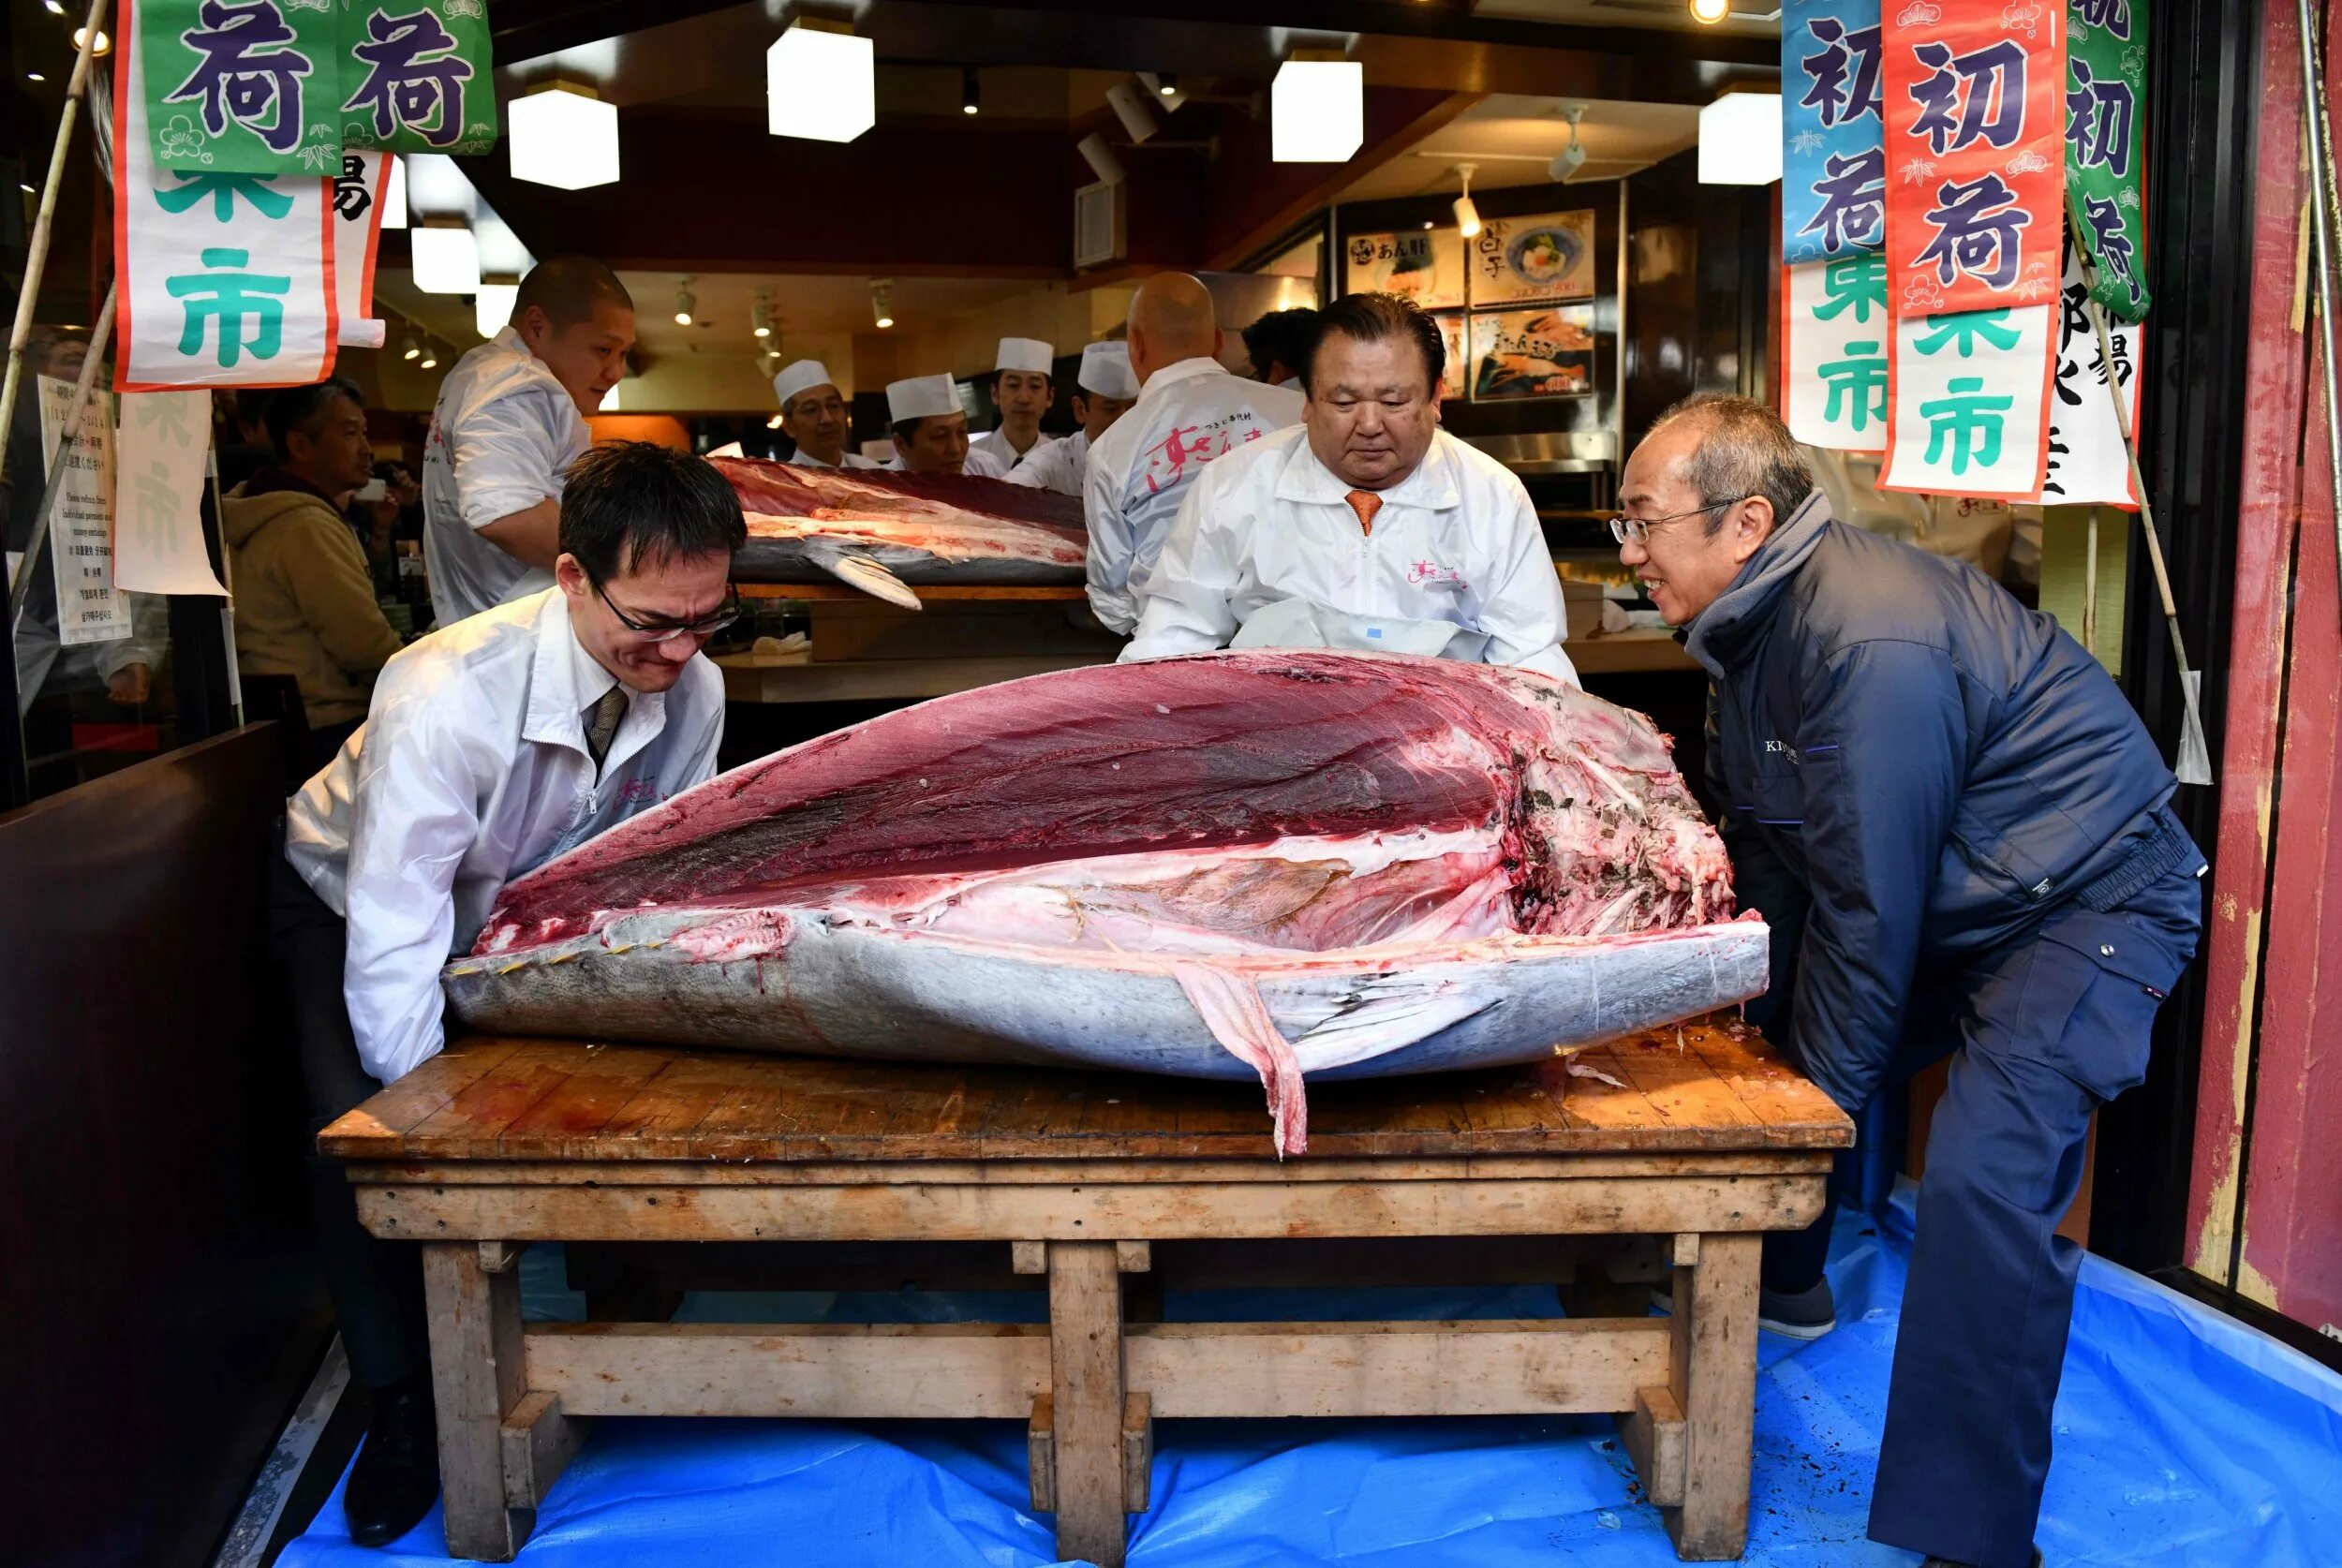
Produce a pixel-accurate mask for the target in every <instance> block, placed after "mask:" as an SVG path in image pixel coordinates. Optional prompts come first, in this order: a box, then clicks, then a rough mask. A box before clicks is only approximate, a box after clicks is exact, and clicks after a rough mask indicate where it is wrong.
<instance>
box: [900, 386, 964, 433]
mask: <svg viewBox="0 0 2342 1568" xmlns="http://www.w3.org/2000/svg"><path fill="white" fill-rule="evenodd" d="M964 411H965V410H963V409H962V408H961V407H960V406H959V389H958V388H957V387H956V386H954V385H953V384H952V378H951V377H949V376H913V377H910V378H908V379H906V380H901V381H889V382H887V383H886V417H887V418H888V419H889V420H891V421H893V422H895V423H897V424H900V423H902V422H904V421H905V420H926V419H934V418H937V417H938V416H940V415H943V414H957V413H962V412H964Z"/></svg>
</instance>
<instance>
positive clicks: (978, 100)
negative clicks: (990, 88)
mask: <svg viewBox="0 0 2342 1568" xmlns="http://www.w3.org/2000/svg"><path fill="white" fill-rule="evenodd" d="M983 109H984V87H983V85H982V84H981V83H979V82H978V81H976V67H973V66H970V67H968V68H967V69H966V70H963V71H961V72H960V73H959V111H960V112H961V113H962V114H976V113H980V112H982V111H983Z"/></svg>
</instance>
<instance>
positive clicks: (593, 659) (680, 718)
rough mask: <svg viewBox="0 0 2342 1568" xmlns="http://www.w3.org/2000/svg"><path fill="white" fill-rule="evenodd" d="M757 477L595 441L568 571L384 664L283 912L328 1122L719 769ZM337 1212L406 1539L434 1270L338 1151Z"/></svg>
mask: <svg viewBox="0 0 2342 1568" xmlns="http://www.w3.org/2000/svg"><path fill="white" fill-rule="evenodd" d="M747 538H748V527H747V525H746V523H745V522H744V521H743V519H742V517H741V513H740V503H739V500H738V498H737V497H736V496H734V494H733V489H732V485H731V484H730V483H729V482H728V481H726V480H725V479H724V477H723V476H722V475H721V474H719V473H718V472H717V471H716V470H715V468H714V467H712V466H709V465H708V464H707V463H705V462H704V461H703V460H702V459H700V458H696V457H692V456H689V454H687V453H683V452H677V451H670V450H668V449H666V448H664V447H659V446H654V445H651V444H649V443H647V442H628V443H620V444H616V445H612V446H602V447H596V448H593V449H591V450H589V451H587V452H586V454H585V455H584V456H583V457H581V458H579V459H578V460H577V462H576V464H575V465H574V466H572V467H571V469H570V472H569V478H568V481H567V485H566V487H565V488H564V489H563V491H562V493H561V521H560V534H559V541H560V553H559V555H558V557H557V559H556V561H555V563H554V578H555V585H554V586H553V587H551V588H547V589H545V590H543V591H542V592H540V593H536V594H532V595H530V596H528V597H527V598H526V599H515V600H513V601H512V602H511V603H509V604H503V605H499V606H497V608H495V609H492V610H489V611H486V612H484V613H482V614H478V615H474V616H472V617H471V618H469V619H467V620H464V621H459V622H457V623H456V624H454V625H452V626H450V627H448V628H446V629H442V630H440V631H438V632H436V633H434V634H433V635H432V636H429V637H426V638H424V639H423V640H422V642H420V643H416V644H415V645H414V646H412V647H410V648H408V649H407V650H406V651H404V652H402V653H400V654H398V655H397V656H396V657H394V658H392V659H391V661H390V662H389V663H388V664H387V665H385V666H383V669H382V673H381V675H380V677H379V678H378V681H377V683H376V685H375V688H374V699H373V704H372V706H371V707H370V708H369V710H368V712H367V716H366V722H365V723H364V725H363V727H362V728H360V729H359V731H358V732H356V733H355V734H353V735H352V736H351V737H350V738H349V740H348V742H347V743H346V744H345V745H344V746H343V747H342V749H341V752H340V754H339V755H338V756H336V757H335V758H334V762H332V763H331V764H330V765H329V766H328V767H327V768H326V769H325V770H324V771H323V772H321V773H319V775H318V776H317V777H315V778H312V779H310V780H309V782H308V784H307V785H306V786H304V788H303V790H302V791H301V792H300V793H299V794H297V795H295V796H294V797H293V798H292V800H291V802H290V803H289V806H288V808H287V813H286V818H287V820H286V827H285V857H284V861H283V862H282V863H281V864H280V865H279V867H278V872H277V876H276V880H275V886H274V890H273V894H272V899H271V905H272V908H271V924H272V925H273V926H274V936H275V940H276V946H277V952H278V956H279V959H280V961H281V962H282V963H283V964H284V966H285V968H286V970H287V974H288V981H289V987H290V990H291V993H292V1008H293V1028H294V1033H295V1037H296V1043H297V1044H298V1047H299V1050H300V1053H301V1066H302V1075H303V1078H304V1081H305V1085H306V1087H307V1093H308V1111H309V1118H310V1131H311V1132H316V1131H318V1130H319V1129H321V1128H323V1127H324V1126H325V1125H326V1123H328V1122H330V1121H332V1120H333V1119H334V1117H338V1116H340V1115H341V1114H342V1113H343V1112H345V1111H348V1110H349V1109H350V1108H351V1107H353V1106H355V1105H357V1104H359V1103H360V1102H363V1100H365V1099H366V1098H367V1097H368V1096H370V1095H372V1094H373V1093H374V1092H375V1091H376V1090H377V1089H378V1088H379V1087H382V1086H383V1085H385V1084H390V1083H393V1082H395V1081H396V1080H397V1079H399V1078H400V1077H402V1076H404V1075H405V1074H406V1073H408V1072H411V1071H413V1069H414V1068H415V1067H416V1066H417V1065H418V1064H419V1063H421V1062H422V1061H423V1060H424V1059H426V1058H429V1057H432V1056H434V1055H436V1054H437V1052H438V1050H439V1048H440V1045H441V1043H442V1036H441V1027H440V1021H439V1013H440V1007H441V1000H442V998H441V993H440V989H439V968H440V966H441V965H443V964H444V963H446V962H447V958H448V955H449V954H451V953H462V952H466V951H468V950H469V949H470V947H471V945H472V942H473V940H474V939H476V938H477V937H478V935H479V933H480V928H481V926H482V925H483V924H484V923H485V922H486V921H487V919H488V916H489V912H490V910H492V908H493V907H494V905H495V902H496V899H497V894H498V893H499V892H501V891H502V889H503V887H504V884H505V883H506V882H508V881H510V880H512V879H513V878H515V877H518V876H520V875H521V874H523V873H524V872H526V871H528V870H530V869H532V868H534V867H536V866H538V865H541V864H543V863H544V862H546V861H548V860H551V859H552V858H553V857H554V856H556V855H558V854H561V853H563V852H564V851H569V850H571V849H574V848H576V847H577V846H578V845H579V844H581V843H583V842H585V841H586V839H589V838H592V837H593V836H596V835H597V834H600V833H602V832H605V831H606V830H608V829H610V828H613V827H615V826H616V825H617V824H619V823H620V822H623V821H627V820H628V819H629V818H630V817H634V816H637V815H639V814H640V813H642V812H645V811H647V810H649V809H651V808H652V807H654V806H658V805H659V804H660V803H661V802H662V801H664V800H666V799H667V798H668V797H669V796H671V795H675V794H680V793H682V792H683V791H686V790H689V789H690V788H691V787H692V786H693V785H695V784H700V783H703V782H704V781H705V780H706V779H708V778H710V777H714V775H715V772H716V748H717V745H718V743H719V741H720V740H721V739H722V736H723V726H724V687H723V677H722V674H721V673H719V671H718V670H717V669H716V667H715V665H713V664H712V663H710V662H709V661H708V660H707V659H706V658H704V657H702V655H701V652H700V650H701V647H702V645H703V644H704V643H706V641H707V639H708V638H710V637H711V636H713V635H715V633H716V632H718V631H719V630H720V629H723V628H724V627H725V626H726V625H728V624H729V623H730V622H731V621H732V620H733V619H734V617H735V616H736V615H737V614H738V613H739V606H738V603H737V601H736V600H735V599H734V598H733V597H732V593H731V589H730V578H731V571H732V555H733V552H734V551H735V550H737V549H739V548H740V546H741V545H742V544H743V543H744V542H746V540H747ZM310 1188H311V1193H310V1196H311V1205H312V1207H313V1209H314V1212H315V1218H316V1222H317V1226H318V1233H319V1251H320V1252H321V1253H322V1255H323V1258H324V1263H325V1272H326V1281H327V1285H328V1287H329V1288H330V1290H331V1291H332V1294H333V1297H334V1315H335V1316H336V1318H338V1319H339V1320H340V1326H341V1332H342V1340H343V1343H344V1344H345V1345H346V1346H347V1347H348V1354H349V1364H350V1371H351V1374H352V1375H353V1376H354V1377H356V1378H357V1379H358V1381H359V1382H360V1383H364V1384H365V1385H367V1386H368V1387H369V1388H371V1389H372V1390H373V1393H374V1414H373V1424H372V1426H371V1427H370V1428H369V1431H368V1435H367V1438H366V1442H365V1447H364V1449H363V1452H361V1454H360V1455H359V1457H358V1463H357V1466H356V1468H355V1469H354V1470H353V1471H352V1472H350V1477H349V1484H348V1487H347V1489H346V1491H345V1494H344V1499H343V1504H344V1507H345V1509H346V1511H347V1512H348V1516H349V1530H350V1538H351V1539H352V1540H353V1541H355V1542H357V1543H358V1544H359V1545H361V1546H381V1545H383V1544H384V1543H386V1542H390V1541H393V1540H395V1539H397V1538H398V1537H399V1536H401V1535H403V1534H405V1533H406V1532H407V1531H408V1530H409V1529H411V1528H412V1527H413V1526H414V1524H415V1523H416V1521H417V1520H419V1519H421V1518H422V1516H423V1515H424V1514H425V1513H426V1512H427V1511H428V1510H429V1509H430V1506H431V1501H432V1499H433V1498H435V1497H436V1496H437V1494H438V1486H439V1482H438V1455H437V1442H436V1439H435V1435H434V1432H433V1428H432V1403H431V1383H430V1368H429V1361H428V1354H427V1352H426V1350H425V1348H424V1339H423V1326H422V1285H421V1271H420V1267H419V1265H418V1263H417V1260H416V1257H415V1255H414V1250H413V1249H412V1248H411V1247H399V1246H395V1245H393V1244H392V1243H388V1242H383V1241H379V1240H378V1239H376V1238H375V1237H373V1236H371V1235H367V1234H366V1232H365V1231H364V1229H363V1227H361V1226H360V1224H359V1222H358V1217H357V1210H356V1206H355V1201H354V1198H353V1195H352V1190H351V1188H350V1186H349V1184H348V1181H347V1180H345V1179H344V1178H343V1177H342V1176H341V1173H340V1172H339V1171H338V1170H337V1169H334V1168H333V1167H332V1166H330V1165H329V1164H327V1163H326V1162H324V1161H321V1160H317V1159H315V1157H314V1156H313V1165H312V1171H311V1182H310Z"/></svg>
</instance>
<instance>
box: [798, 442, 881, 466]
mask: <svg viewBox="0 0 2342 1568" xmlns="http://www.w3.org/2000/svg"><path fill="white" fill-rule="evenodd" d="M839 455H840V456H842V457H844V458H845V460H846V461H844V462H843V463H824V462H823V461H822V460H821V459H820V458H818V457H816V456H814V455H813V454H812V453H811V452H809V451H806V450H805V449H804V448H803V447H799V448H798V449H797V450H796V451H794V452H793V453H791V454H790V458H789V461H790V462H791V463H792V464H793V465H794V466H797V467H800V468H875V467H877V466H878V465H877V464H875V463H873V462H871V461H870V460H869V459H868V458H867V457H865V456H863V455H862V454H861V453H860V452H858V451H849V452H842V453H840V454H839Z"/></svg>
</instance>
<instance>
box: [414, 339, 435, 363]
mask: <svg viewBox="0 0 2342 1568" xmlns="http://www.w3.org/2000/svg"><path fill="white" fill-rule="evenodd" d="M415 368H416V369H417V370H437V369H438V368H439V348H438V345H437V344H435V343H433V342H432V341H431V340H430V339H429V338H427V337H426V338H424V339H423V340H422V360H421V361H419V362H417V363H416V365H415Z"/></svg>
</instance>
